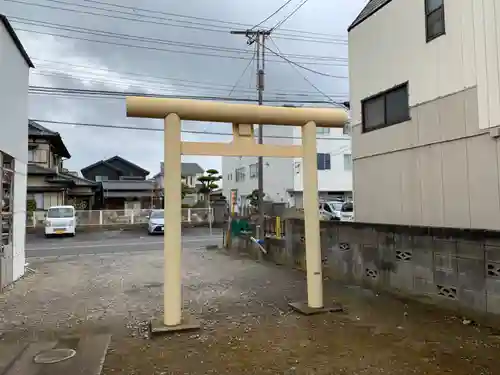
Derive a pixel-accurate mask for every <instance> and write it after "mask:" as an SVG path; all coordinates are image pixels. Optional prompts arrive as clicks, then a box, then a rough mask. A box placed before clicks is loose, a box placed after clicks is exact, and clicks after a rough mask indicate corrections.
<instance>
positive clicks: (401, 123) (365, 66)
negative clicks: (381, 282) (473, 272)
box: [349, 0, 500, 230]
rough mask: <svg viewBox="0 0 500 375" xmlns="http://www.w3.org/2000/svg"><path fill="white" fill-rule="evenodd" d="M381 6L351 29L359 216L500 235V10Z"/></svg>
mask: <svg viewBox="0 0 500 375" xmlns="http://www.w3.org/2000/svg"><path fill="white" fill-rule="evenodd" d="M494 3H495V1H477V0H433V1H430V0H392V1H391V0H384V1H381V0H371V1H369V2H368V4H367V5H366V6H365V7H364V9H363V10H362V11H361V13H360V14H359V16H358V17H357V18H356V20H355V21H354V22H353V23H352V25H351V26H350V28H349V71H350V72H349V77H350V93H351V110H352V113H351V116H352V123H353V128H352V137H353V165H354V210H355V215H356V220H360V221H364V222H374V223H392V224H406V225H424V226H432V227H457V228H479V229H494V230H498V229H500V196H499V194H500V193H499V192H500V181H499V174H500V171H499V165H500V151H499V147H500V144H499V142H498V139H499V136H500V128H499V126H500V84H499V82H500V79H499V77H500V59H499V58H498V57H499V55H500V38H499V36H500V34H499V33H498V30H500V7H498V6H496V7H495V5H494Z"/></svg>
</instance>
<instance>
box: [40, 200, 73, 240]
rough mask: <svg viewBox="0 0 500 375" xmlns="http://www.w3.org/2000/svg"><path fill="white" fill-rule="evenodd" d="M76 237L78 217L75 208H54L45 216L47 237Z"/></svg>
mask: <svg viewBox="0 0 500 375" xmlns="http://www.w3.org/2000/svg"><path fill="white" fill-rule="evenodd" d="M53 235H70V236H72V237H74V236H75V235H76V215H75V208H74V207H73V206H52V207H50V208H49V209H48V210H47V213H46V214H45V237H49V236H53Z"/></svg>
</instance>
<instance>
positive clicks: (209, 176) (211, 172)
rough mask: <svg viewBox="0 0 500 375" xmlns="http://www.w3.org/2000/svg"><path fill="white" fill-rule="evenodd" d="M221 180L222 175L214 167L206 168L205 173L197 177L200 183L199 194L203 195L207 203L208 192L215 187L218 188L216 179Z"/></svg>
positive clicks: (208, 200)
mask: <svg viewBox="0 0 500 375" xmlns="http://www.w3.org/2000/svg"><path fill="white" fill-rule="evenodd" d="M220 180H222V176H221V175H220V174H219V171H217V170H216V169H208V170H207V171H206V172H205V175H203V176H200V177H198V182H200V183H201V186H200V189H199V190H198V191H199V193H200V194H203V195H205V198H206V201H207V202H208V203H207V204H209V203H210V193H212V191H214V190H215V189H218V188H219V185H218V184H217V181H220Z"/></svg>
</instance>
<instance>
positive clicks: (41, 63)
mask: <svg viewBox="0 0 500 375" xmlns="http://www.w3.org/2000/svg"><path fill="white" fill-rule="evenodd" d="M32 60H34V61H36V62H37V67H38V68H40V67H42V68H44V63H49V64H55V65H62V66H64V67H71V68H78V69H80V68H81V69H89V70H92V72H87V71H83V72H82V73H85V74H92V75H96V76H97V74H96V73H95V71H99V72H103V73H102V74H104V75H105V76H106V77H107V76H108V75H109V73H110V70H109V69H104V68H98V67H95V66H92V65H83V64H71V63H67V62H60V61H55V60H45V59H39V58H37V57H33V58H32ZM48 69H52V70H54V71H55V72H56V73H59V72H61V74H64V75H66V76H67V74H68V71H67V70H65V71H61V70H57V69H56V68H52V67H51V66H50V65H49V66H48ZM39 70H40V69H37V70H36V71H32V72H31V74H38V75H45V74H43V73H39ZM44 71H45V70H42V72H44ZM48 72H49V73H52V71H48ZM71 73H72V74H73V73H74V71H72V72H71ZM113 73H116V74H119V75H120V76H127V75H129V76H132V77H130V78H129V77H127V78H126V79H129V80H134V81H136V80H137V79H136V78H135V77H139V78H142V79H143V80H144V81H146V82H148V80H150V79H151V83H156V82H158V83H160V82H159V81H158V80H161V81H165V80H166V81H168V83H169V84H170V83H171V82H170V81H174V82H180V83H182V84H184V85H185V86H187V84H190V85H191V86H192V87H195V88H202V89H203V88H205V87H204V86H208V87H206V88H211V89H217V90H224V91H227V90H229V89H230V88H232V85H229V84H221V83H216V82H202V81H195V80H189V79H180V78H173V77H167V76H152V75H148V74H142V73H136V72H129V71H121V70H113ZM66 78H67V79H70V78H71V77H66ZM100 78H102V77H100ZM146 79H147V80H146ZM178 85H179V86H181V85H180V84H178ZM219 87H220V88H219ZM235 91H246V92H248V91H251V92H254V90H253V89H238V88H237V89H235ZM269 92H273V93H277V94H278V93H280V92H283V93H285V94H292V95H294V94H297V95H299V94H300V95H303V94H311V93H314V92H312V91H308V90H299V89H294V90H287V89H273V90H271V91H269ZM335 95H339V96H347V95H348V94H347V93H338V94H329V96H335Z"/></svg>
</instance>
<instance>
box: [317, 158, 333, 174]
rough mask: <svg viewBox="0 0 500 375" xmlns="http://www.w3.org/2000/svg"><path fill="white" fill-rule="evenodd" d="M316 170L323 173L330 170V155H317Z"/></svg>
mask: <svg viewBox="0 0 500 375" xmlns="http://www.w3.org/2000/svg"><path fill="white" fill-rule="evenodd" d="M317 159H318V170H319V171H325V170H329V169H331V167H332V166H331V161H330V154H317Z"/></svg>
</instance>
